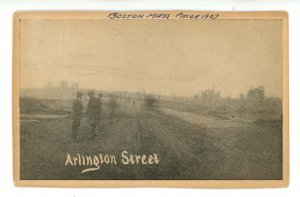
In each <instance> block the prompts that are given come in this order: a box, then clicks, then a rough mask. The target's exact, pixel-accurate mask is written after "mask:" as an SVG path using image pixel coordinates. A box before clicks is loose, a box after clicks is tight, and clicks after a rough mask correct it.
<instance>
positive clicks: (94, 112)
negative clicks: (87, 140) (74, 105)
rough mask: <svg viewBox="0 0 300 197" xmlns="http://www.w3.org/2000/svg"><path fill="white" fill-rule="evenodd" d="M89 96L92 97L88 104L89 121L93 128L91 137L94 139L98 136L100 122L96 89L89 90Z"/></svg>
mask: <svg viewBox="0 0 300 197" xmlns="http://www.w3.org/2000/svg"><path fill="white" fill-rule="evenodd" d="M88 96H89V97H90V100H89V103H88V106H87V112H86V115H87V120H88V123H89V124H90V126H91V129H92V136H91V139H94V138H95V137H96V128H97V125H98V122H99V117H98V116H99V108H100V105H99V101H98V99H97V98H96V97H95V92H94V91H89V93H88Z"/></svg>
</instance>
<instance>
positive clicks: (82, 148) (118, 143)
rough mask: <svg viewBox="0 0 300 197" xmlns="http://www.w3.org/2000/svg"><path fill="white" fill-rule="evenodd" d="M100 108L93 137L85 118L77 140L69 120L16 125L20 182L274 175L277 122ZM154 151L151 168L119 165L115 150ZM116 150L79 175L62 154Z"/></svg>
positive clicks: (277, 154)
mask: <svg viewBox="0 0 300 197" xmlns="http://www.w3.org/2000/svg"><path fill="white" fill-rule="evenodd" d="M114 118H115V119H114V122H113V123H112V124H110V123H109V122H110V121H109V120H108V115H106V113H105V112H104V115H103V117H102V122H101V126H100V127H99V128H98V131H97V137H96V138H95V139H93V140H91V139H90V128H89V125H88V124H87V122H86V119H85V118H84V119H83V120H82V124H81V126H80V132H79V137H78V142H73V141H72V140H71V138H70V129H71V119H69V118H57V119H41V120H38V121H24V122H21V179H46V180H67V179H72V180H76V179H202V180H209V179H211V180H219V179H281V171H282V166H281V164H280V163H281V159H282V157H281V153H282V152H281V136H282V135H281V127H280V124H278V125H279V126H276V125H275V126H274V125H273V126H251V127H241V128H223V129H220V128H214V129H205V128H201V127H200V126H197V125H195V124H191V123H188V122H186V121H184V120H181V119H178V118H175V117H172V116H169V115H166V114H164V113H162V112H159V111H139V110H133V111H130V112H128V111H126V110H122V111H119V112H118V113H117V115H116V116H115V117H114ZM124 150H126V151H127V152H129V153H132V154H147V155H149V154H153V153H156V154H158V157H159V159H160V162H159V164H157V165H123V164H122V163H121V162H120V158H121V153H122V151H124ZM68 153H69V154H71V155H76V154H80V155H98V154H110V155H116V157H117V159H118V163H117V165H102V166H101V168H100V169H99V170H97V171H92V172H87V173H84V174H81V171H82V170H83V169H84V168H85V167H84V166H65V162H66V158H67V154H68Z"/></svg>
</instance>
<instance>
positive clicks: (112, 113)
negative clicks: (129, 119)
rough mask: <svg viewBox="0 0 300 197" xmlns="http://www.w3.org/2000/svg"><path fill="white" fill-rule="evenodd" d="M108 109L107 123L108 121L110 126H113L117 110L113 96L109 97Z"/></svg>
mask: <svg viewBox="0 0 300 197" xmlns="http://www.w3.org/2000/svg"><path fill="white" fill-rule="evenodd" d="M108 107H109V121H110V124H113V120H114V117H115V113H116V109H117V102H116V98H115V96H114V95H110V99H109V102H108Z"/></svg>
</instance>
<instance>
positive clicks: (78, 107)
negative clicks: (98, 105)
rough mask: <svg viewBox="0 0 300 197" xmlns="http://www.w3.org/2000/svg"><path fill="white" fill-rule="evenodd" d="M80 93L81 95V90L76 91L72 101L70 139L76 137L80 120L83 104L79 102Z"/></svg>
mask: <svg viewBox="0 0 300 197" xmlns="http://www.w3.org/2000/svg"><path fill="white" fill-rule="evenodd" d="M82 95H83V94H82V92H77V94H76V99H75V100H74V101H73V113H72V120H73V123H72V139H73V140H76V139H77V134H78V131H79V126H80V122H81V117H82V110H83V106H82V103H81V99H82Z"/></svg>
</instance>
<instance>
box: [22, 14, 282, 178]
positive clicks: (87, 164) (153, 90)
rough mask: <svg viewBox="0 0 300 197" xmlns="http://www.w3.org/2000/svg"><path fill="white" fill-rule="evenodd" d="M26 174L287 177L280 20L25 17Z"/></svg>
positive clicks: (103, 176) (23, 24)
mask: <svg viewBox="0 0 300 197" xmlns="http://www.w3.org/2000/svg"><path fill="white" fill-rule="evenodd" d="M19 29H20V37H19V39H20V58H19V65H20V68H19V69H20V76H19V77H20V81H19V86H20V90H19V91H20V100H19V102H20V179H21V180H281V179H282V176H283V174H282V172H283V168H282V162H283V156H282V155H283V153H282V118H283V113H282V98H283V55H282V50H283V46H282V37H283V36H282V20H277V19H272V20H271V19H270V20H256V19H251V20H250V19H249V20H248V19H247V20H246V19H243V20H239V19H235V20H215V21H205V20H202V21H201V20H138V19H136V20H101V19H95V20H90V19H89V20H78V19H77V20H39V19H34V20H29V19H28V20H26V19H24V20H21V21H20V23H19Z"/></svg>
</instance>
